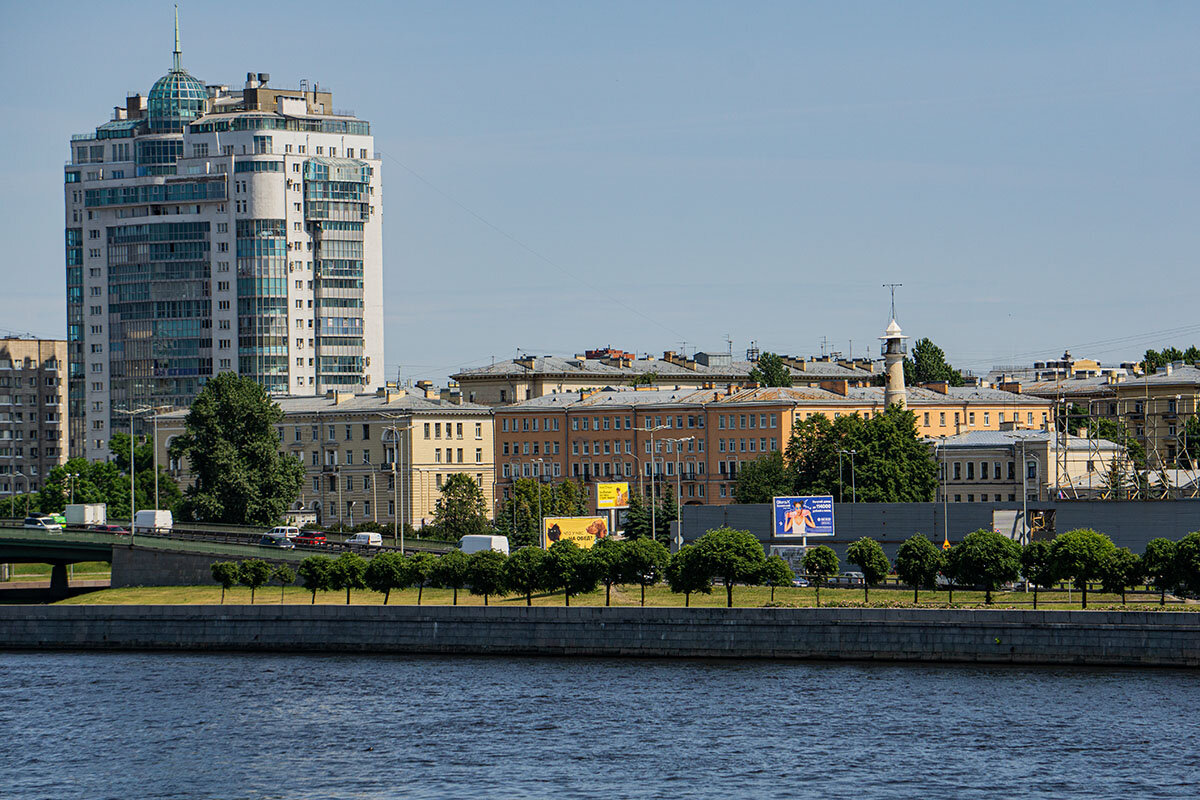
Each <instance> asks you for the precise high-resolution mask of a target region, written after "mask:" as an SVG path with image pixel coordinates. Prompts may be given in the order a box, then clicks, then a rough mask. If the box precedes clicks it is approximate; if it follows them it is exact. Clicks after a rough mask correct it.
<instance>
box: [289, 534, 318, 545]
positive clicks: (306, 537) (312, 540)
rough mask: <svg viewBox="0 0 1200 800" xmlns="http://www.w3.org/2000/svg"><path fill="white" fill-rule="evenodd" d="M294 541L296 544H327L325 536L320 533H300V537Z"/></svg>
mask: <svg viewBox="0 0 1200 800" xmlns="http://www.w3.org/2000/svg"><path fill="white" fill-rule="evenodd" d="M292 541H293V542H295V543H296V544H325V534H323V533H321V532H320V531H300V535H299V536H297V537H296V538H294V539H292Z"/></svg>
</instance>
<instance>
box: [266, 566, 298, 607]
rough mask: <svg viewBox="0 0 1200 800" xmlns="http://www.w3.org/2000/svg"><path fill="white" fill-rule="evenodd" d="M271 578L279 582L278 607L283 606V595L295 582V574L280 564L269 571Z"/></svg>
mask: <svg viewBox="0 0 1200 800" xmlns="http://www.w3.org/2000/svg"><path fill="white" fill-rule="evenodd" d="M271 578H272V580H277V581H279V605H283V596H284V593H285V592H287V587H289V586H291V585H292V584H293V583H295V582H296V573H295V572H294V571H293V570H292V568H291V567H289V566H288V565H287V564H280V565H279V566H277V567H275V569H273V570H271Z"/></svg>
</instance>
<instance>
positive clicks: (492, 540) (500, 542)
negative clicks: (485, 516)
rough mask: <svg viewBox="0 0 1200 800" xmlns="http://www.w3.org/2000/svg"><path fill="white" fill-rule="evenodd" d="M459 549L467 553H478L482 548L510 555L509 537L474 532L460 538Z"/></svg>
mask: <svg viewBox="0 0 1200 800" xmlns="http://www.w3.org/2000/svg"><path fill="white" fill-rule="evenodd" d="M458 549H459V550H462V551H463V553H466V554H467V555H470V554H471V553H478V552H479V551H480V550H495V551H496V552H497V553H504V555H508V537H507V536H485V535H482V534H479V535H476V534H472V535H470V536H464V537H462V538H461V539H459V540H458Z"/></svg>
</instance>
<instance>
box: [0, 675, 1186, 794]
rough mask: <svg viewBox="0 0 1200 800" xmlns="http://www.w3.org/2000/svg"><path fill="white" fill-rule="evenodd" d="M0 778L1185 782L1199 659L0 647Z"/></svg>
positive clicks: (163, 788) (1084, 785) (602, 789)
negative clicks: (1143, 663) (1189, 663)
mask: <svg viewBox="0 0 1200 800" xmlns="http://www.w3.org/2000/svg"><path fill="white" fill-rule="evenodd" d="M0 674H2V675H3V679H2V683H0V732H2V736H0V797H3V798H21V799H24V798H88V799H89V800H96V799H97V798H121V800H125V799H126V798H376V797H404V798H464V797H470V798H576V797H588V798H591V797H604V798H612V800H621V799H623V798H742V797H748V798H797V797H852V798H855V800H864V799H868V798H977V797H978V798H1009V797H1045V798H1064V797H1081V798H1082V797H1087V798H1104V797H1112V798H1153V797H1171V798H1175V797H1185V798H1195V797H1197V796H1200V722H1198V717H1197V709H1200V674H1198V673H1195V672H1186V671H1166V670H1117V669H1113V670H1108V669H1066V668H1024V667H1020V668H1018V667H995V666H936V665H935V666H922V665H879V664H824V663H783V662H768V661H748V662H715V661H714V662H705V661H635V660H618V659H604V660H585V659H576V660H571V659H519V658H503V659H501V658H469V657H456V658H434V657H414V658H403V657H390V656H389V657H361V656H301V655H261V656H260V655H233V654H220V655H213V654H162V653H154V654H79V653H51V654H37V653H0Z"/></svg>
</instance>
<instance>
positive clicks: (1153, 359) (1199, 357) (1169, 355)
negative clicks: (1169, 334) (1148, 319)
mask: <svg viewBox="0 0 1200 800" xmlns="http://www.w3.org/2000/svg"><path fill="white" fill-rule="evenodd" d="M1175 361H1182V362H1184V363H1185V364H1195V363H1196V362H1200V348H1197V347H1196V345H1191V346H1189V347H1188V349H1186V350H1180V349H1179V348H1178V347H1164V348H1163V349H1162V350H1147V351H1146V355H1144V356H1143V357H1142V364H1143V366H1145V368H1146V371H1147V372H1157V371H1158V370H1160V369H1162V368H1163V367H1165V366H1166V365H1167V364H1170V363H1173V362H1175Z"/></svg>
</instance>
